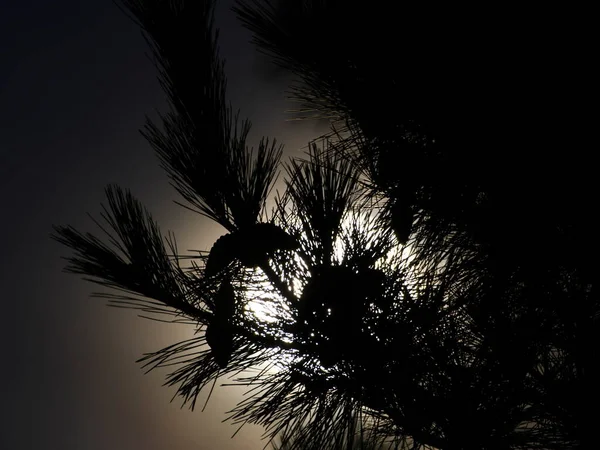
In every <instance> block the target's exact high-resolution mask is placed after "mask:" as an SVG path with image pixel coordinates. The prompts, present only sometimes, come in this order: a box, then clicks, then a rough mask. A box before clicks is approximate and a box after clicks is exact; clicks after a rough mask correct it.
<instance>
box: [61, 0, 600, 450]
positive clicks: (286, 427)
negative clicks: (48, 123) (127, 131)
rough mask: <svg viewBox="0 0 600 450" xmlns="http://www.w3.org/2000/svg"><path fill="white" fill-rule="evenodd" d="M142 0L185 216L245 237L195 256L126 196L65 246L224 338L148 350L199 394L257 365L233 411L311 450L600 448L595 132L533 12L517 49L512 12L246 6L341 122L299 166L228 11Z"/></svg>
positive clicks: (151, 307)
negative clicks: (260, 111) (250, 73)
mask: <svg viewBox="0 0 600 450" xmlns="http://www.w3.org/2000/svg"><path fill="white" fill-rule="evenodd" d="M120 4H121V5H122V7H123V8H124V11H125V12H127V13H128V14H129V15H130V16H131V17H132V18H133V19H134V20H135V21H136V22H137V23H138V24H139V25H140V27H141V28H142V30H143V31H144V35H145V36H146V38H147V40H148V43H149V44H150V46H151V48H152V52H153V56H154V59H155V61H156V66H157V68H158V70H159V79H160V81H161V84H162V87H163V88H164V90H165V92H166V93H167V95H168V97H169V100H170V111H169V112H168V113H167V114H163V115H161V117H160V120H161V122H162V124H161V125H162V127H160V126H159V125H157V124H154V123H152V122H150V121H148V122H147V124H146V127H145V129H144V131H143V134H144V136H145V137H146V138H147V140H148V142H149V143H150V144H151V145H152V147H153V148H154V149H155V150H156V153H157V155H158V157H159V159H160V161H161V164H162V166H163V167H164V168H165V170H167V172H168V173H169V175H170V177H171V180H172V182H173V185H174V187H175V188H176V190H177V191H178V192H179V194H180V195H181V196H182V197H183V200H184V201H185V204H183V205H182V206H185V207H188V208H190V209H192V210H195V211H197V212H198V213H200V214H202V215H205V216H207V217H209V218H211V219H212V220H214V221H215V222H217V223H218V224H220V225H222V226H223V227H224V229H225V231H226V234H224V235H223V236H222V237H221V238H219V239H218V240H217V241H216V242H215V243H214V245H213V247H212V249H211V250H210V252H199V255H198V256H196V257H189V256H188V257H187V258H188V259H189V258H191V261H192V263H191V265H189V266H185V265H184V261H186V259H184V255H180V254H179V253H178V251H177V246H176V243H175V240H174V238H173V237H172V236H169V237H168V239H167V241H166V243H167V247H168V249H169V251H167V247H165V240H164V239H163V236H162V235H161V233H160V230H159V228H158V226H157V224H156V223H155V222H154V221H153V220H152V218H151V216H150V215H149V214H148V213H147V212H146V210H145V209H144V208H143V207H142V206H141V205H140V204H139V202H138V201H137V200H135V199H134V198H133V197H132V195H131V194H130V193H129V192H127V191H125V190H122V189H121V188H118V187H109V188H107V198H108V207H106V208H104V213H103V214H102V218H103V220H104V223H103V224H101V223H100V222H98V224H99V225H100V226H101V227H102V230H104V231H105V233H106V239H105V240H101V239H99V238H98V237H96V236H95V235H92V234H89V233H81V232H79V231H77V230H74V229H73V228H71V227H62V226H59V227H56V228H55V234H54V238H55V239H56V240H58V241H59V242H61V243H63V244H65V245H66V246H68V247H70V248H71V249H73V250H74V251H75V254H74V256H71V257H70V258H68V260H69V265H68V266H67V271H69V272H73V273H76V274H81V275H83V276H85V277H86V278H87V279H89V280H91V281H93V282H96V283H99V284H101V285H103V286H106V287H109V288H112V289H115V290H117V291H120V292H118V293H117V294H114V295H113V294H102V296H104V297H108V298H109V299H110V300H111V302H112V303H113V304H114V305H116V306H125V307H132V308H139V309H141V310H143V311H144V312H145V313H146V314H148V313H154V314H167V315H171V316H172V320H173V321H174V322H184V323H188V324H191V325H193V326H196V327H197V328H198V330H200V331H201V333H199V334H198V335H197V337H195V338H193V339H190V340H188V341H185V342H182V343H179V344H175V345H173V346H170V347H167V348H165V349H163V350H159V351H158V352H156V353H154V354H150V355H146V356H145V357H144V358H143V359H142V361H143V362H145V364H146V366H148V367H150V368H154V367H161V366H172V365H173V363H176V364H177V368H176V369H174V371H173V372H172V373H171V374H170V375H169V377H168V383H169V384H170V385H172V386H176V387H177V390H178V393H179V394H180V395H181V397H182V398H183V400H184V402H186V403H190V404H191V406H192V407H194V405H195V401H196V398H197V395H198V393H199V392H200V391H201V390H202V389H203V388H205V387H207V386H209V385H211V384H213V383H214V382H215V380H216V379H217V378H218V377H219V376H221V375H224V374H237V378H236V379H235V382H236V383H238V384H246V385H247V386H248V388H249V395H248V396H247V397H246V399H245V400H243V401H242V402H241V403H240V404H238V405H237V406H236V408H234V410H233V411H231V412H230V416H229V418H230V419H231V420H232V421H233V422H234V423H239V424H243V423H246V422H251V423H255V424H259V425H262V426H264V427H265V430H266V436H267V437H269V438H273V437H275V436H282V438H283V440H284V442H283V445H284V446H287V447H285V448H291V449H315V450H317V449H326V448H347V449H350V448H356V446H360V445H363V444H364V445H367V444H368V445H370V446H375V447H374V448H377V446H379V448H406V449H408V448H412V449H418V448H439V449H447V450H457V449H461V450H470V449H473V450H476V449H477V450H481V449H489V450H491V449H498V450H500V449H576V448H593V447H594V445H595V433H594V424H595V417H596V416H597V415H596V414H595V413H594V410H595V408H596V405H597V404H598V402H599V401H600V392H599V388H598V383H597V380H598V379H599V375H600V374H599V373H598V370H599V369H598V368H597V364H596V361H595V357H594V350H595V348H596V346H597V344H598V343H599V328H598V318H599V312H600V309H599V306H600V305H599V302H598V296H597V284H598V280H597V271H596V270H595V269H596V266H597V264H596V263H595V262H594V261H595V255H597V254H598V253H597V250H598V238H597V226H598V220H597V218H596V216H597V214H596V210H595V209H596V208H595V205H596V201H595V198H596V194H595V189H594V188H595V183H594V178H593V174H594V171H595V169H593V168H592V167H591V165H590V164H589V163H588V162H587V161H588V160H587V159H586V158H585V154H586V152H587V151H588V149H589V146H586V144H587V142H586V137H585V135H584V131H585V130H584V128H585V123H584V122H583V121H581V122H578V121H577V120H575V119H574V117H565V115H564V114H562V115H560V114H559V112H560V110H561V108H562V107H564V106H566V105H568V102H567V101H565V99H564V98H561V95H560V92H558V91H557V92H556V93H555V94H554V95H553V96H554V99H553V100H552V99H549V98H548V96H544V95H541V91H540V89H539V87H540V86H533V85H532V83H531V80H532V79H534V78H535V77H536V76H537V75H539V73H540V67H545V66H544V64H545V62H547V59H546V56H545V53H544V49H540V52H539V53H540V54H539V55H538V57H537V61H538V62H539V67H538V66H535V65H532V64H531V61H528V60H527V58H525V55H524V54H525V53H526V50H527V49H528V48H529V47H528V45H529V43H530V41H529V40H528V38H527V36H526V33H525V32H524V31H525V30H526V27H524V26H522V24H521V22H520V21H519V20H517V19H515V20H512V21H511V23H513V24H514V27H513V31H512V34H511V35H510V36H509V35H507V33H506V32H505V31H503V28H502V27H501V26H499V23H500V22H501V21H502V20H510V18H509V17H507V16H505V15H503V14H502V13H500V12H499V13H498V14H496V15H495V16H494V17H495V18H496V19H497V20H496V21H494V20H493V19H492V15H486V14H485V11H483V10H482V11H480V12H479V14H480V16H479V17H480V21H479V22H478V23H473V22H469V21H468V20H466V17H467V16H465V15H464V14H463V11H459V10H458V7H456V9H454V10H446V11H443V10H439V9H438V10H435V11H434V12H432V13H428V14H424V13H423V12H422V11H418V10H417V8H416V7H415V6H414V5H413V4H411V3H405V4H401V5H400V6H399V9H395V8H396V6H395V4H394V5H392V4H391V3H389V2H380V1H375V2H374V3H373V2H371V3H370V4H369V5H365V4H361V3H358V2H354V3H353V2H341V1H334V0H288V1H280V2H276V3H270V2H267V1H258V0H253V1H239V2H238V3H237V6H236V8H235V11H236V13H237V15H238V17H239V18H240V20H241V21H242V23H243V24H244V25H245V26H246V27H247V28H248V29H250V30H251V31H252V33H253V35H254V39H255V43H256V45H257V47H258V48H259V50H262V51H264V52H265V53H266V54H267V55H269V56H270V57H271V58H272V59H273V61H274V62H275V63H276V64H278V65H279V66H281V67H282V68H284V69H286V70H289V71H291V72H292V73H293V74H295V75H296V76H297V78H298V84H297V85H296V86H295V87H294V88H293V90H292V95H293V96H294V98H295V99H296V100H298V101H299V102H300V103H301V105H302V107H301V108H300V110H299V111H297V113H298V114H299V115H301V116H313V117H318V118H326V119H328V120H330V121H331V125H332V128H331V132H330V133H328V134H327V135H326V136H322V137H320V138H319V139H317V140H315V141H314V142H311V143H310V146H309V151H308V152H307V154H306V157H304V158H301V159H291V160H289V161H287V162H282V161H281V159H282V148H281V147H277V146H276V144H275V141H274V140H269V139H267V138H264V139H263V140H262V141H261V142H260V144H259V145H258V148H257V149H256V150H253V149H251V148H249V147H248V145H247V143H246V140H247V137H248V133H249V130H250V126H251V125H250V123H249V122H248V121H240V120H239V113H233V111H232V109H231V107H230V106H228V105H227V104H226V101H225V88H226V79H225V73H224V62H223V61H222V59H221V58H220V57H219V53H218V46H217V38H218V33H217V32H216V31H215V30H214V25H213V9H214V0H202V1H200V0H198V1H194V2H192V1H184V0H176V1H175V0H173V1H161V0H122V1H121V2H120ZM391 5H392V6H391ZM453 8H455V7H454V6H453ZM523 15H527V11H525V10H524V11H523ZM469 17H471V16H469ZM454 19H455V20H454ZM538 31H539V32H540V33H544V30H543V29H540V30H538ZM477 46H479V47H477ZM556 55H557V57H558V56H561V53H557V54H556ZM516 68H519V70H520V72H519V74H518V75H515V73H513V72H514V71H515V70H516ZM511 71H513V72H511ZM540 84H543V83H541V82H540ZM551 149H556V150H551ZM282 167H283V168H284V169H285V190H284V192H283V193H282V194H281V195H279V196H277V197H274V200H275V207H274V208H273V209H272V211H267V209H266V204H267V200H268V199H269V196H270V193H271V190H272V187H273V184H274V182H275V179H276V177H277V174H278V171H279V169H280V168H282ZM574 174H575V175H576V176H572V175H574ZM257 308H260V309H261V310H262V311H263V313H261V314H257V313H256V310H257ZM206 344H207V345H206ZM251 368H254V369H256V368H261V370H259V371H258V372H256V371H255V372H252V375H248V376H247V375H245V374H244V373H243V371H244V370H247V369H251ZM369 448H371V447H369Z"/></svg>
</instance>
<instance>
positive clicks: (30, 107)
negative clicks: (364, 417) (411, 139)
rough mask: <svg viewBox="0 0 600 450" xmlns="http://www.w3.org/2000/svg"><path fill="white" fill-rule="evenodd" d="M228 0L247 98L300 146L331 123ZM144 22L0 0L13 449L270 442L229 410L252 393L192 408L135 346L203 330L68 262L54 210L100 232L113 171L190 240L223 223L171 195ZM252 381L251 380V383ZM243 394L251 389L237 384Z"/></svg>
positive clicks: (235, 93) (232, 52) (92, 0)
mask: <svg viewBox="0 0 600 450" xmlns="http://www.w3.org/2000/svg"><path fill="white" fill-rule="evenodd" d="M230 6H231V0H226V1H222V2H221V3H220V5H219V9H218V11H217V12H218V16H217V20H218V25H219V26H220V27H221V28H222V36H223V39H222V41H221V46H222V52H223V55H224V56H225V57H226V59H227V61H228V62H227V71H228V73H229V75H230V77H229V81H230V88H231V89H230V96H231V100H232V101H233V103H234V105H236V106H238V107H240V108H242V112H243V114H244V115H246V116H249V117H250V118H251V119H252V120H253V122H254V123H255V133H254V140H253V142H257V141H258V139H257V137H258V136H259V135H260V134H263V133H265V134H268V135H270V136H274V137H277V138H279V139H280V140H281V141H282V142H284V143H285V144H286V148H287V149H290V150H296V151H297V149H299V148H300V147H301V146H303V145H305V144H306V141H307V139H308V138H309V137H312V136H314V135H316V133H317V132H318V131H319V130H318V128H317V126H316V125H315V124H301V125H298V124H296V123H290V122H285V115H284V114H283V111H284V110H285V108H286V103H285V98H284V94H283V91H284V89H285V88H286V86H287V84H288V81H289V80H288V79H287V78H286V77H285V76H282V75H280V74H275V73H272V72H269V71H267V70H263V69H261V67H262V63H263V62H264V60H263V59H259V57H258V56H257V55H256V53H255V51H254V49H253V48H252V47H251V46H250V45H249V44H248V43H247V42H248V39H249V36H248V34H247V33H246V32H245V31H244V30H242V29H241V28H240V27H239V26H238V25H237V23H236V22H235V18H234V17H233V16H232V14H231V13H230V12H229V7H230ZM145 52H146V44H145V42H144V41H143V39H142V37H141V35H140V32H139V30H138V29H137V27H136V26H135V25H134V24H133V23H131V22H130V21H129V20H128V19H127V18H126V17H124V16H123V15H122V13H121V12H120V11H119V10H118V9H117V8H116V7H115V6H114V5H113V4H112V3H111V1H110V0H86V1H75V0H62V1H60V2H50V1H41V0H38V1H34V0H20V1H12V2H3V3H2V6H0V57H1V59H0V60H1V61H2V62H1V63H0V64H1V66H0V68H1V70H0V156H1V160H0V182H1V183H2V189H1V190H0V195H1V196H2V197H1V205H2V211H3V212H2V220H1V221H0V227H1V235H2V236H3V238H4V240H5V243H4V248H5V251H4V256H3V257H2V259H1V262H2V270H1V271H0V286H2V288H3V293H2V313H3V314H2V317H3V325H2V327H1V333H2V336H1V337H2V342H4V343H5V345H4V348H5V352H4V355H3V358H2V359H3V362H2V370H1V372H0V373H1V375H0V377H1V380H0V386H1V387H0V388H1V389H2V399H3V408H2V412H1V414H2V420H1V423H2V429H1V430H0V448H3V449H15V450H19V449H41V448H43V449H61V450H71V449H72V450H75V449H77V450H79V449H86V450H96V449H97V450H106V449H111V450H130V449H144V450H159V449H161V450H162V449H167V448H168V449H169V450H192V449H194V450H203V449H218V448H224V449H240V450H241V449H246V450H258V449H261V448H262V447H263V445H264V443H260V442H259V440H258V436H259V435H260V432H261V430H260V429H258V428H251V427H248V429H247V430H245V431H244V430H243V431H242V432H241V433H240V434H238V436H237V437H236V438H234V439H233V440H230V436H231V434H232V433H233V432H234V431H235V427H233V426H232V425H229V424H221V420H222V419H223V417H224V414H223V413H224V412H225V411H226V410H227V409H228V408H230V407H232V406H233V405H234V403H235V400H236V397H237V396H239V395H240V392H237V393H236V391H234V390H233V389H232V388H222V389H218V390H216V392H215V394H214V396H213V398H212V400H211V403H210V405H209V407H208V408H207V410H206V411H205V412H204V413H201V412H200V411H199V410H198V411H196V412H194V413H192V412H190V411H189V410H188V409H183V410H181V409H180V408H179V407H180V402H179V400H178V399H176V400H175V401H174V402H173V403H169V401H170V399H171V397H172V395H173V394H174V390H173V389H171V388H166V387H162V386H161V385H162V382H163V379H164V376H165V372H155V373H152V374H150V375H144V374H143V371H142V370H141V369H140V366H139V365H137V364H135V362H134V361H135V360H136V359H137V358H138V357H140V356H141V355H142V354H143V353H144V352H149V351H153V350H157V349H159V348H161V347H162V346H165V345H168V344H171V343H174V342H175V341H177V340H179V339H182V338H184V337H186V336H187V335H188V334H189V333H191V331H192V330H190V329H186V328H184V327H182V326H177V325H161V324H157V323H155V322H150V321H147V320H143V319H140V318H138V317H137V316H136V313H135V312H133V311H126V310H117V309H112V308H108V307H106V306H105V304H104V300H101V299H90V298H89V293H90V292H92V291H93V290H94V286H93V285H91V284H88V283H85V282H83V281H80V280H78V279H77V278H76V277H75V276H74V275H67V274H63V273H62V272H61V269H62V267H63V262H62V261H61V260H60V256H61V255H64V254H65V253H66V252H67V250H66V249H64V248H62V247H61V246H60V245H59V244H57V243H55V242H53V241H51V240H50V239H49V233H50V232H51V225H52V224H72V225H74V226H76V227H78V228H80V229H84V230H95V229H94V228H93V224H92V223H91V221H90V220H89V218H88V217H87V216H86V213H87V212H89V213H92V214H95V213H97V212H99V210H100V203H101V202H102V201H103V189H104V186H105V185H106V184H107V183H118V184H120V185H121V186H123V187H127V188H130V189H132V191H133V193H134V194H135V195H136V196H138V197H139V198H141V199H142V200H143V201H144V202H145V203H146V205H147V206H148V207H149V209H150V210H151V212H152V213H153V214H154V215H155V218H156V219H158V221H159V222H160V224H161V227H162V229H163V231H164V232H165V233H166V231H167V230H168V229H170V230H173V231H175V232H176V235H177V237H178V240H179V243H180V248H182V249H188V248H196V249H207V248H209V247H210V245H211V244H212V242H213V241H214V239H215V238H216V237H218V236H219V234H220V233H221V232H222V231H223V230H220V229H219V228H218V227H216V226H213V225H211V224H207V222H206V221H203V220H201V219H200V218H199V217H197V216H195V215H193V214H192V213H188V212H186V211H185V210H183V209H182V208H179V207H177V206H176V205H174V204H173V202H172V200H173V199H175V198H176V193H175V192H174V191H173V190H172V189H171V188H170V187H169V186H168V184H167V180H166V176H165V175H164V174H163V173H162V172H161V170H160V169H159V167H158V164H157V160H156V158H155V157H154V155H153V152H152V150H151V149H150V147H149V145H148V144H147V143H146V142H145V141H144V139H143V138H142V137H141V136H140V134H139V132H138V129H139V128H140V127H141V126H142V125H143V122H144V115H145V114H153V111H154V109H155V108H158V109H160V110H163V111H164V110H165V103H164V95H163V94H162V92H161V91H160V89H159V87H158V83H157V81H156V79H155V72H154V68H153V67H152V65H151V64H150V62H149V60H148V59H147V57H146V56H145ZM238 391H241V390H238ZM237 398H239V397H237Z"/></svg>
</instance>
